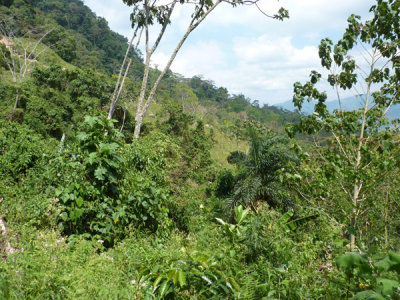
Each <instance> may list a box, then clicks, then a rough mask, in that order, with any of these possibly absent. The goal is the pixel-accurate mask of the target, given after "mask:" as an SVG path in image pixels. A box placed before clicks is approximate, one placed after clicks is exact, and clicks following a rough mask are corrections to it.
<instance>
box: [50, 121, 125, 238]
mask: <svg viewBox="0 0 400 300" xmlns="http://www.w3.org/2000/svg"><path fill="white" fill-rule="evenodd" d="M106 132H107V134H106ZM76 138H77V143H76V145H75V147H74V148H73V149H71V150H70V151H67V152H66V153H65V154H66V155H64V157H60V170H59V171H58V172H59V173H62V180H61V184H60V186H59V187H58V189H57V191H56V196H57V197H58V198H59V199H60V204H61V207H62V212H61V214H60V217H59V228H60V229H61V230H62V231H63V232H65V233H66V234H69V235H71V234H83V235H84V236H93V237H94V238H97V239H103V240H106V241H107V242H108V243H112V241H113V239H114V238H115V231H116V229H117V228H118V227H119V226H120V222H119V220H120V217H121V215H123V213H124V212H123V207H121V206H120V205H119V204H120V201H118V200H117V199H118V196H119V188H118V185H119V181H120V180H121V178H122V174H121V166H122V164H123V159H122V157H121V156H120V154H119V148H120V146H121V144H120V142H119V141H118V138H120V134H119V132H118V131H117V130H115V129H113V121H111V120H107V119H106V118H105V117H104V116H102V117H92V116H86V117H85V121H84V123H83V125H82V127H81V131H80V132H79V133H78V134H77V136H76ZM121 210H122V211H121Z"/></svg>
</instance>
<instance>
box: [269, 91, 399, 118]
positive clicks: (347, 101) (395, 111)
mask: <svg viewBox="0 0 400 300" xmlns="http://www.w3.org/2000/svg"><path fill="white" fill-rule="evenodd" d="M341 103H342V109H343V110H347V111H350V110H356V109H359V108H361V107H363V106H364V102H363V98H362V96H353V97H347V98H343V99H341ZM314 104H315V103H314V102H307V101H306V102H304V103H303V107H302V110H301V113H303V114H305V115H309V114H312V113H313V112H314ZM325 104H326V107H327V108H328V110H329V111H330V112H332V111H334V110H335V109H339V102H338V101H337V100H330V101H326V102H325ZM275 106H277V107H280V108H283V109H286V110H289V111H298V110H297V108H296V107H295V106H294V105H293V102H292V100H289V101H286V102H283V103H278V104H275ZM388 117H389V119H391V120H393V119H397V118H400V104H397V105H394V106H392V107H391V108H390V110H389V112H388Z"/></svg>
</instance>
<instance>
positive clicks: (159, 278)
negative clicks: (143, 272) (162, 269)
mask: <svg viewBox="0 0 400 300" xmlns="http://www.w3.org/2000/svg"><path fill="white" fill-rule="evenodd" d="M162 278H163V277H162V275H160V276H158V277H157V278H156V280H154V282H153V286H154V288H156V287H157V285H158V284H159V283H160V281H161V279H162Z"/></svg>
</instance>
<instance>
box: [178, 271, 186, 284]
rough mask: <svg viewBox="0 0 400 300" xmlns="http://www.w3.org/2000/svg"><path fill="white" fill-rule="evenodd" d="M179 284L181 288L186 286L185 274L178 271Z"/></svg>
mask: <svg viewBox="0 0 400 300" xmlns="http://www.w3.org/2000/svg"><path fill="white" fill-rule="evenodd" d="M178 273H179V284H180V285H181V287H183V286H184V285H185V284H186V275H185V272H183V271H181V270H179V272H178Z"/></svg>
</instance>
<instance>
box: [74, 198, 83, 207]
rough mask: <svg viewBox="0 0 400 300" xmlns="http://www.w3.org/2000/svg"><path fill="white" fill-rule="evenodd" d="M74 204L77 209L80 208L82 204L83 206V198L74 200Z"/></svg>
mask: <svg viewBox="0 0 400 300" xmlns="http://www.w3.org/2000/svg"><path fill="white" fill-rule="evenodd" d="M75 202H76V205H77V206H78V207H81V206H82V204H83V198H82V197H77V198H76V199H75Z"/></svg>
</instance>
